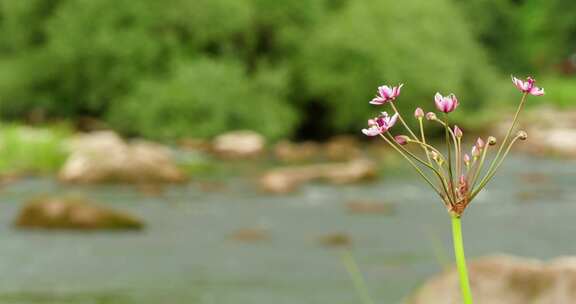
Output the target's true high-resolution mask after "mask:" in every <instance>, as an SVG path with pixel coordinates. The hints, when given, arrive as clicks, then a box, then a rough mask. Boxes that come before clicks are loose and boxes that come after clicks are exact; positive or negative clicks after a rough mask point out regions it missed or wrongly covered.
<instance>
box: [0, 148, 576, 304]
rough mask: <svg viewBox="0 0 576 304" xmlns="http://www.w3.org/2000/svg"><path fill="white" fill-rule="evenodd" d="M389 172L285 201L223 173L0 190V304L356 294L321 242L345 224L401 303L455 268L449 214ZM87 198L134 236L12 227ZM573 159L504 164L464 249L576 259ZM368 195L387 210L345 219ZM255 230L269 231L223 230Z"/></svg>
mask: <svg viewBox="0 0 576 304" xmlns="http://www.w3.org/2000/svg"><path fill="white" fill-rule="evenodd" d="M393 175H394V172H389V174H387V175H385V177H384V178H383V179H382V180H380V181H379V182H376V183H373V184H366V185H356V186H337V187H336V186H329V185H317V184H314V185H308V186H306V187H304V188H303V189H302V190H301V191H299V192H297V193H294V194H291V195H287V196H269V195H263V194H261V193H258V191H256V189H254V186H253V185H252V183H251V182H250V181H249V180H242V179H238V178H236V179H230V180H227V181H225V183H226V188H225V189H224V190H223V191H219V192H206V191H203V190H202V189H201V187H200V186H199V184H198V183H194V182H192V183H190V184H189V185H187V186H177V187H176V186H174V187H170V188H168V189H166V191H165V192H164V194H163V195H161V196H159V197H150V196H146V195H144V194H142V193H141V192H140V191H136V190H135V189H134V188H132V187H129V186H90V187H86V186H84V187H80V186H74V187H70V186H67V187H64V186H62V185H59V184H58V183H56V182H54V181H52V180H48V179H29V180H23V181H20V182H17V183H15V184H12V185H10V186H8V187H6V188H4V189H3V190H2V192H1V194H0V198H1V202H2V212H1V213H0V221H1V222H0V224H1V225H0V227H2V228H1V230H0V231H1V232H0V234H1V236H0V274H1V279H0V303H3V304H13V303H14V304H15V303H18V304H21V303H22V304H24V303H26V304H28V303H30V304H33V303H43V304H46V303H55V304H56V303H64V304H67V303H71V304H72V303H73V304H77V303H78V304H79V303H94V304H97V303H98V304H104V303H106V304H111V303H114V304H116V303H118V304H125V303H139V304H141V303H142V304H146V303H161V304H180V303H186V304H188V303H190V304H194V303H198V304H271V303H274V304H283V303H286V304H293V303H300V304H303V303H314V304H323V303H325V304H339V303H360V302H361V301H360V300H359V299H358V297H357V296H356V293H355V291H354V289H353V284H352V283H351V282H350V280H349V277H348V275H347V273H346V270H345V267H344V265H343V262H342V258H341V257H342V251H341V250H342V249H337V248H327V247H325V246H323V245H322V244H320V242H319V241H318V239H319V238H320V237H322V236H325V235H328V234H333V233H344V234H347V235H349V236H350V238H351V239H352V244H353V245H352V249H351V250H352V253H353V255H354V257H355V258H356V260H357V262H358V264H359V266H360V268H361V270H362V271H363V272H364V274H365V277H366V281H367V285H368V289H369V291H370V293H371V295H372V297H373V298H374V300H375V302H376V303H386V304H387V303H392V304H394V303H399V302H400V301H401V299H402V298H403V297H404V296H406V295H408V294H409V293H410V292H411V291H412V290H413V289H414V288H416V287H417V286H418V285H419V284H421V283H422V282H423V280H425V278H427V277H429V276H431V275H433V274H435V273H437V272H439V271H441V270H442V268H443V267H445V266H446V265H447V264H448V263H450V259H451V253H450V238H449V237H450V227H449V218H448V216H447V214H446V212H445V211H444V209H443V207H442V205H441V204H440V203H439V201H438V200H437V199H436V198H435V197H434V195H433V193H432V192H431V191H428V190H427V189H426V188H425V187H424V186H423V183H420V181H417V180H416V179H415V178H413V177H412V176H408V177H405V176H402V177H399V178H395V177H394V176H393ZM58 193H82V194H85V195H87V196H88V197H90V198H93V199H94V200H96V201H100V202H102V203H105V204H108V205H110V206H113V207H114V208H117V209H120V210H124V211H127V212H130V213H132V214H134V215H137V216H139V217H141V218H143V219H144V220H145V222H146V223H147V228H146V229H145V230H144V231H141V232H127V233H111V232H93V233H81V232H40V231H21V230H15V229H13V228H11V224H12V221H13V220H14V218H15V216H16V214H17V212H18V210H19V208H20V207H21V206H22V203H23V201H24V200H26V199H28V198H30V197H33V196H35V195H38V194H58ZM575 197H576V162H567V161H560V160H541V159H540V160H538V159H529V158H524V157H518V156H517V157H514V158H511V159H509V160H508V161H507V162H506V164H505V166H504V168H503V170H502V171H501V172H500V174H499V175H498V176H497V178H496V179H495V180H494V181H493V182H492V183H491V184H490V186H489V187H488V189H487V191H485V192H484V193H482V194H481V195H480V196H479V197H478V198H477V200H476V201H475V202H474V203H473V205H472V206H471V207H470V208H469V209H468V210H467V213H466V216H465V218H464V233H465V241H466V249H467V254H468V255H470V256H480V255H486V254H493V253H510V254H517V255H522V256H529V257H538V258H546V259H547V258H553V257H556V256H559V255H571V254H576V226H575V225H573V223H574V219H576V199H575ZM354 199H373V200H374V199H375V200H379V201H385V202H388V203H390V204H393V205H394V207H395V210H396V211H395V213H394V214H393V215H389V216H386V215H378V214H370V215H353V214H350V213H348V212H347V209H346V208H345V204H346V202H347V201H350V200H354ZM240 228H258V229H263V230H265V231H267V232H268V233H269V240H265V241H261V242H241V241H237V240H232V239H230V235H231V234H232V233H233V232H234V231H236V230H238V229H240Z"/></svg>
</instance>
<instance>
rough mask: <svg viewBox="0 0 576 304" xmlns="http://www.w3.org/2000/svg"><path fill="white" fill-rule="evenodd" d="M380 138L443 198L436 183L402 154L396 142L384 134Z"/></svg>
mask: <svg viewBox="0 0 576 304" xmlns="http://www.w3.org/2000/svg"><path fill="white" fill-rule="evenodd" d="M380 137H382V138H383V139H384V140H385V141H386V142H387V143H388V144H389V145H390V146H392V148H394V150H396V152H398V153H400V155H402V157H404V158H405V159H406V161H408V163H409V164H410V165H411V166H412V167H413V168H414V169H415V170H416V172H418V174H420V176H421V177H422V178H423V179H424V180H425V181H426V182H427V183H428V185H430V187H432V188H433V189H434V191H436V193H438V195H440V197H442V192H440V191H439V190H438V188H437V187H436V185H434V183H433V182H432V181H431V180H430V179H429V178H428V176H426V174H424V172H422V169H420V168H419V167H418V166H417V165H416V164H415V163H414V162H413V161H412V160H411V159H410V157H408V156H407V155H406V154H404V153H403V152H402V150H401V149H400V148H398V147H397V146H396V145H395V144H394V141H393V140H392V141H391V140H389V139H388V138H386V136H384V135H383V134H380Z"/></svg>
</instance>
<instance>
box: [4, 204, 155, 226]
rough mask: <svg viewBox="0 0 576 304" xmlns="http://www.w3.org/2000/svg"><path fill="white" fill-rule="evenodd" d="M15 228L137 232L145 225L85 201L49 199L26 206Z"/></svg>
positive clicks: (130, 217) (135, 219)
mask: <svg viewBox="0 0 576 304" xmlns="http://www.w3.org/2000/svg"><path fill="white" fill-rule="evenodd" d="M15 226H16V227H19V228H35V229H72V230H99V229H102V230H106V229H114V230H133V229H141V228H143V227H144V224H143V223H142V221H140V220H139V219H137V218H135V217H133V216H131V215H128V214H125V213H123V212H119V211H115V210H112V209H109V208H105V207H101V206H98V205H96V204H94V203H92V202H89V201H87V200H85V199H83V198H73V197H45V198H37V199H33V200H31V201H29V202H28V203H26V205H25V206H24V208H23V209H22V210H21V211H20V214H19V215H18V218H17V219H16V222H15Z"/></svg>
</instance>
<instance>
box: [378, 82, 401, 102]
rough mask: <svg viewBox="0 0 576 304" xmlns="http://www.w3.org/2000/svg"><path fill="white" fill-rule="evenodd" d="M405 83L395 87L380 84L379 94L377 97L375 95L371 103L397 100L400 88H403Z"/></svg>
mask: <svg viewBox="0 0 576 304" xmlns="http://www.w3.org/2000/svg"><path fill="white" fill-rule="evenodd" d="M403 85H404V84H403V83H401V84H400V85H398V86H395V87H389V86H387V85H383V86H379V87H378V95H376V97H374V99H372V100H371V101H370V103H371V104H373V105H383V104H385V103H387V102H390V101H393V100H395V99H396V97H398V95H400V89H402V86H403Z"/></svg>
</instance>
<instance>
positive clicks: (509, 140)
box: [362, 77, 544, 218]
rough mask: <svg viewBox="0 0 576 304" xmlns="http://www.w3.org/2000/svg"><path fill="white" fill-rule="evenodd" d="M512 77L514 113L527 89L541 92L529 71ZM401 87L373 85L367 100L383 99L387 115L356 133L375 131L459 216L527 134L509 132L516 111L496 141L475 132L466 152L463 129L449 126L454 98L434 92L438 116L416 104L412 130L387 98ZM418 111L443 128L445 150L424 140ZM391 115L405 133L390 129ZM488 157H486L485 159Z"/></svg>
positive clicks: (380, 101) (535, 93) (531, 92)
mask: <svg viewBox="0 0 576 304" xmlns="http://www.w3.org/2000/svg"><path fill="white" fill-rule="evenodd" d="M512 81H513V83H514V85H515V86H516V88H518V89H519V90H520V91H521V92H522V93H523V94H522V98H521V100H520V103H519V105H518V110H517V112H518V113H519V112H520V111H521V110H522V109H523V107H524V104H525V103H526V99H527V97H528V96H529V95H533V96H541V95H543V94H544V89H542V88H539V87H536V86H535V85H534V83H535V81H534V79H533V78H531V77H528V78H527V80H525V81H522V80H519V79H518V78H516V77H512ZM401 88H402V85H399V86H396V87H391V86H387V85H383V86H380V87H379V88H378V93H379V95H378V96H376V98H374V99H373V100H372V101H370V103H371V104H375V105H383V104H386V103H389V104H390V106H391V108H392V110H393V112H392V113H393V114H392V115H391V116H390V115H389V114H388V113H387V112H381V114H380V115H379V116H378V117H376V118H373V119H370V120H368V128H366V129H362V133H364V134H365V135H367V136H378V135H379V136H381V137H382V138H383V139H384V140H385V141H386V142H387V143H388V144H389V145H391V146H392V147H393V148H394V149H395V150H396V151H397V152H399V153H400V154H401V155H402V156H403V157H404V158H405V159H406V160H407V161H408V162H409V164H410V165H411V166H413V167H414V168H415V169H416V171H417V172H418V174H419V175H420V176H421V177H422V178H423V179H424V180H425V181H426V183H428V184H429V185H430V186H431V187H432V188H433V189H434V190H435V191H436V193H437V194H438V195H439V196H440V198H441V200H442V202H443V203H444V205H445V206H446V208H447V209H448V211H449V212H450V214H451V215H452V216H454V217H458V218H459V217H460V216H461V215H462V214H463V212H464V210H465V209H466V207H467V206H468V204H469V203H470V202H471V201H472V200H473V199H474V198H475V197H476V195H478V193H479V192H480V191H481V190H482V189H483V188H484V187H485V186H486V184H487V183H488V182H489V181H490V180H491V179H492V178H493V177H494V175H495V174H496V171H497V170H498V168H499V167H500V165H501V164H502V162H503V161H504V158H505V157H506V155H508V153H509V152H510V149H511V148H512V146H513V145H514V143H515V142H516V141H518V140H525V139H527V137H528V135H527V134H526V132H525V131H522V130H520V131H517V132H516V133H515V135H514V136H513V135H512V134H513V130H515V129H516V127H517V124H518V117H519V116H518V115H515V118H514V120H513V121H512V125H511V126H510V129H509V130H508V132H507V134H506V136H505V137H504V139H503V140H502V141H497V140H496V138H495V137H493V136H489V137H486V138H482V137H480V138H478V139H476V140H475V141H474V144H473V145H472V147H471V149H470V150H467V151H470V153H469V154H468V153H464V152H463V150H464V148H463V139H464V132H462V129H460V128H459V127H458V126H451V125H450V122H449V118H448V114H449V113H451V112H453V111H455V110H456V109H457V108H458V105H459V101H458V98H457V97H456V96H455V95H454V94H449V95H448V96H442V95H441V94H440V93H436V94H435V96H434V106H435V107H436V109H438V110H439V111H440V112H442V113H444V115H443V116H442V117H439V116H437V115H436V114H435V113H434V112H428V113H427V114H424V113H425V112H424V110H422V108H416V110H415V111H414V117H415V118H416V120H418V122H419V126H420V130H419V132H414V131H413V130H412V129H411V128H410V127H409V125H408V124H407V123H406V122H405V121H404V119H403V118H402V115H401V114H400V113H399V112H398V110H397V108H396V107H395V106H394V103H392V102H391V101H394V100H395V99H396V98H397V97H398V96H399V95H400V89H401ZM424 117H425V118H426V119H427V120H428V121H429V123H434V124H437V125H438V126H439V127H441V128H443V129H444V130H445V134H446V145H447V147H446V148H447V149H446V150H447V151H448V153H446V155H445V154H444V153H442V152H440V151H442V150H444V149H439V148H436V147H434V146H432V145H431V144H429V143H430V141H428V140H426V136H425V132H424V131H425V130H424V120H423V118H424ZM397 120H399V121H400V122H401V123H402V125H403V127H404V128H405V129H406V131H407V134H406V135H405V134H399V135H392V134H391V133H390V129H391V128H392V127H393V126H394V125H395V124H396V121H397ZM416 134H419V135H416ZM412 146H416V147H417V148H416V151H414V150H413V149H411V147H412ZM490 150H496V151H494V152H495V155H494V157H487V155H488V152H489V151H490ZM417 151H420V152H422V154H423V155H425V156H424V157H422V156H419V155H418V152H417ZM489 159H491V161H489V162H488V161H487V160H489ZM485 165H486V166H487V168H486V167H485ZM481 175H483V176H481Z"/></svg>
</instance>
